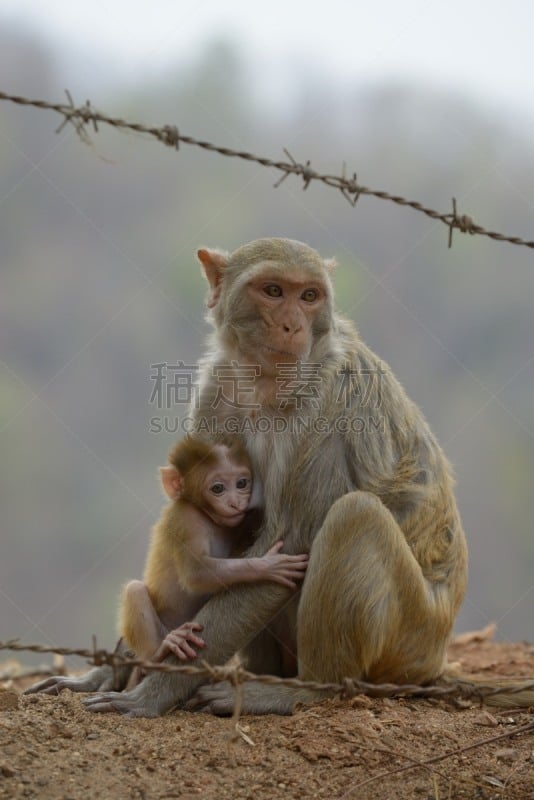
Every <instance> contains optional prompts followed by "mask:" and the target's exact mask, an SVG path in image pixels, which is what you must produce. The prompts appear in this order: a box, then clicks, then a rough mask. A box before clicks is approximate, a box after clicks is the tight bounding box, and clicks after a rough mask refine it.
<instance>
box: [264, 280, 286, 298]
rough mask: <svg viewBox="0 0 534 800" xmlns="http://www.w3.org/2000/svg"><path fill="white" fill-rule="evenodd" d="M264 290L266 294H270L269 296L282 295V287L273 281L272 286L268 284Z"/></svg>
mask: <svg viewBox="0 0 534 800" xmlns="http://www.w3.org/2000/svg"><path fill="white" fill-rule="evenodd" d="M263 291H264V292H265V294H268V295H269V297H282V289H281V288H280V287H279V286H277V284H276V283H271V284H270V286H266V287H265V289H264V290H263Z"/></svg>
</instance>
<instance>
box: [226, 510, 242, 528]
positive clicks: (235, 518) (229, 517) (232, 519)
mask: <svg viewBox="0 0 534 800" xmlns="http://www.w3.org/2000/svg"><path fill="white" fill-rule="evenodd" d="M245 513H246V511H236V513H235V514H225V515H224V517H223V516H222V514H221V518H222V519H224V520H225V521H226V522H228V523H229V524H232V523H233V524H234V525H236V524H237V523H238V522H241V520H242V519H243V518H244V516H245Z"/></svg>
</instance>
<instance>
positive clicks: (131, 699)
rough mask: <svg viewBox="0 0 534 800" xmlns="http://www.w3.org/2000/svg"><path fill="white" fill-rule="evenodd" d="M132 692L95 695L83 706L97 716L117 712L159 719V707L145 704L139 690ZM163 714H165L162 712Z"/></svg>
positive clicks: (86, 699) (86, 700) (129, 715)
mask: <svg viewBox="0 0 534 800" xmlns="http://www.w3.org/2000/svg"><path fill="white" fill-rule="evenodd" d="M140 686H141V684H139V686H138V687H136V689H134V690H133V691H131V692H105V693H103V694H102V693H100V694H95V695H93V696H92V697H87V698H85V700H83V701H82V702H83V704H84V706H85V707H86V709H87V710H88V711H93V712H95V713H97V714H102V713H106V712H109V711H116V712H118V713H119V714H124V716H126V717H158V716H160V712H159V710H158V708H157V707H152V706H149V705H147V704H146V703H145V702H143V698H142V697H140V696H139V693H138V692H137V689H138V688H139V687H140ZM161 713H163V712H161Z"/></svg>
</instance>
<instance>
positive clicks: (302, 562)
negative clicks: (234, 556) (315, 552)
mask: <svg viewBox="0 0 534 800" xmlns="http://www.w3.org/2000/svg"><path fill="white" fill-rule="evenodd" d="M283 546H284V543H283V542H282V541H279V542H276V544H274V545H273V546H272V547H271V549H270V550H268V551H267V553H266V554H265V555H264V556H262V558H258V559H254V561H255V562H257V566H258V570H259V574H258V580H264V581H274V583H280V584H282V586H288V587H289V588H290V589H296V588H297V584H296V581H301V580H302V579H303V578H304V573H305V572H306V568H307V566H308V556H307V555H306V554H305V553H301V554H300V555H297V556H290V555H287V554H286V553H280V550H281V549H282V547H283ZM255 566H256V563H255Z"/></svg>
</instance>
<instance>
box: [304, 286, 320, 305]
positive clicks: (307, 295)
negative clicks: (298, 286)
mask: <svg viewBox="0 0 534 800" xmlns="http://www.w3.org/2000/svg"><path fill="white" fill-rule="evenodd" d="M301 297H302V299H303V300H305V301H306V302H307V303H313V301H314V300H317V298H318V297H319V292H318V291H317V289H306V291H305V292H303V293H302V295H301Z"/></svg>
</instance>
